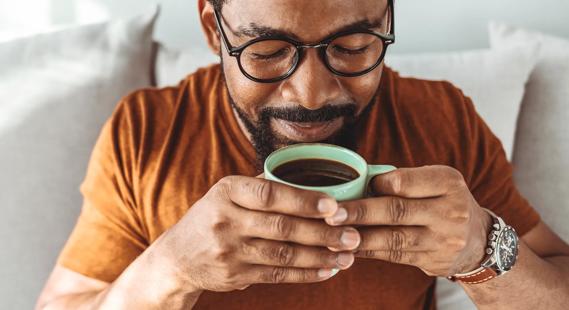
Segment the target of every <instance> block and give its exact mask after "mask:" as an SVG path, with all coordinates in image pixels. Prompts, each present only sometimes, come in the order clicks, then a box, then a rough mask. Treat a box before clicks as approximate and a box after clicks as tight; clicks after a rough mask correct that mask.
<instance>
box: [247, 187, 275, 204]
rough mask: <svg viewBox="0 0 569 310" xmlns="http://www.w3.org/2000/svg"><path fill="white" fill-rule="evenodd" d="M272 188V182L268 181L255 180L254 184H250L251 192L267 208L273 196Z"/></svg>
mask: <svg viewBox="0 0 569 310" xmlns="http://www.w3.org/2000/svg"><path fill="white" fill-rule="evenodd" d="M273 188H274V186H273V184H272V183H271V182H268V181H263V182H256V184H255V185H253V186H252V191H253V194H254V195H255V197H256V198H257V199H258V200H259V201H260V202H261V203H262V205H263V206H264V207H265V208H269V207H270V206H271V202H272V199H273V196H274V195H273Z"/></svg>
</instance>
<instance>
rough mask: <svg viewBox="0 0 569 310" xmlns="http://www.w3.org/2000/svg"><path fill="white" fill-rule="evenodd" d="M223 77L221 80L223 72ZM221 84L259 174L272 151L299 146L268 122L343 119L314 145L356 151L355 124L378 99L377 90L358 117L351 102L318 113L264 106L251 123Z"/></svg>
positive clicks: (295, 108) (321, 109) (328, 106)
mask: <svg viewBox="0 0 569 310" xmlns="http://www.w3.org/2000/svg"><path fill="white" fill-rule="evenodd" d="M223 71H224V70H222V72H223ZM223 75H224V76H223V77H224V79H225V72H224V73H223ZM225 85H226V86H225V87H226V91H227V93H228V97H229V101H230V103H231V106H232V107H233V109H234V110H235V111H236V113H237V115H238V117H239V119H240V120H241V122H242V123H243V124H244V125H245V128H246V129H247V131H248V132H249V134H250V136H251V140H252V141H251V142H252V144H253V147H254V149H255V153H256V168H257V169H258V170H259V171H262V169H263V164H264V162H265V160H266V159H267V157H268V156H269V155H270V154H271V153H272V152H274V151H276V150H277V149H279V148H281V147H285V146H288V145H293V144H298V143H303V142H301V141H294V140H290V139H288V138H286V137H284V136H282V135H280V134H277V133H276V132H275V131H274V130H273V129H272V128H271V120H273V119H282V120H284V121H289V122H297V123H308V122H329V121H332V120H335V119H338V118H343V125H342V127H341V128H340V129H339V130H338V131H337V132H335V133H334V134H333V135H331V136H330V137H328V138H327V139H325V140H322V141H317V142H315V143H328V144H333V145H338V146H342V147H345V148H348V149H350V150H352V151H354V152H355V151H356V149H357V134H356V132H357V125H358V124H360V123H361V121H362V119H363V118H365V117H367V115H368V114H369V111H370V110H371V107H372V106H373V105H374V103H375V102H376V98H377V96H378V91H377V92H376V93H375V94H374V96H373V97H372V99H371V100H370V102H369V103H368V104H367V106H366V107H365V108H364V109H363V111H362V112H361V113H359V115H358V114H356V113H357V107H358V106H357V104H356V103H355V102H346V103H343V104H339V105H327V106H324V107H322V108H320V109H318V110H309V109H306V108H304V107H302V106H297V107H287V108H276V107H264V108H261V109H260V110H259V113H258V115H259V116H258V119H257V120H255V119H254V118H253V117H252V116H251V115H249V114H248V113H247V112H245V111H244V110H243V109H241V108H240V107H239V105H238V104H237V103H236V102H235V100H234V99H233V96H232V94H231V92H230V91H229V89H228V88H227V84H225Z"/></svg>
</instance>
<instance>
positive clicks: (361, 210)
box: [354, 203, 368, 223]
mask: <svg viewBox="0 0 569 310" xmlns="http://www.w3.org/2000/svg"><path fill="white" fill-rule="evenodd" d="M354 211H355V212H354V217H355V218H354V220H355V222H356V223H364V222H365V221H366V219H367V217H368V214H367V213H368V210H367V208H366V207H365V205H364V204H362V203H360V204H358V205H357V206H356V207H355V208H354Z"/></svg>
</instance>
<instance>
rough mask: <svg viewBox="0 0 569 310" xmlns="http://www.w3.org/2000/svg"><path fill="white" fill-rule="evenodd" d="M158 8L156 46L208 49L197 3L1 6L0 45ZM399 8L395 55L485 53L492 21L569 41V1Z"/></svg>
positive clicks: (420, 0) (92, 1)
mask: <svg viewBox="0 0 569 310" xmlns="http://www.w3.org/2000/svg"><path fill="white" fill-rule="evenodd" d="M239 1H246V0H239ZM268 1H270V0H268ZM318 1H323V0H318ZM157 3H160V4H161V6H162V15H161V17H160V20H159V22H158V26H157V29H156V38H157V39H158V40H160V41H162V42H164V43H166V44H167V45H168V46H171V47H190V46H191V47H205V43H204V40H203V37H202V34H201V30H200V28H199V24H198V14H197V0H0V39H1V36H2V34H4V35H6V33H8V32H19V33H22V32H24V33H29V32H31V31H37V30H38V29H45V28H47V27H48V26H49V25H62V24H70V23H71V24H73V23H85V22H89V21H96V20H101V19H106V18H109V17H120V16H128V15H132V14H136V13H139V12H143V11H145V10H147V9H148V8H149V7H151V6H152V5H153V4H157ZM396 6H397V35H398V41H397V44H396V45H395V47H394V50H395V51H397V52H417V51H444V50H460V49H469V48H481V47H486V46H487V36H486V24H487V22H488V21H489V20H498V21H506V22H509V23H512V24H515V25H519V26H525V27H528V28H534V29H538V30H543V31H546V32H549V33H553V34H557V35H560V36H564V37H569V18H568V16H567V12H569V1H568V0H478V1H457V0H428V1H425V0H399V1H396ZM23 30H25V31H23Z"/></svg>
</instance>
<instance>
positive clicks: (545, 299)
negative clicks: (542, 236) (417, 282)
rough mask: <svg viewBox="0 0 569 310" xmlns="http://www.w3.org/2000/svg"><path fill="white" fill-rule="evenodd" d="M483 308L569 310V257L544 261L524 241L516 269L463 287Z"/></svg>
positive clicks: (477, 304)
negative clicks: (568, 307)
mask: <svg viewBox="0 0 569 310" xmlns="http://www.w3.org/2000/svg"><path fill="white" fill-rule="evenodd" d="M462 285H463V288H464V289H465V291H466V292H467V293H468V295H469V296H470V298H472V300H473V301H474V303H475V304H476V306H477V307H478V308H479V309H566V307H567V305H568V304H569V257H568V256H557V257H551V258H541V257H539V256H537V255H536V254H535V253H534V252H533V251H532V250H531V249H530V248H529V247H528V246H527V245H526V244H525V243H524V242H523V241H521V242H520V249H519V257H518V261H517V263H516V265H515V266H514V268H513V269H512V270H511V271H510V272H508V273H506V274H505V275H503V276H500V277H497V278H495V279H492V280H490V281H488V282H484V283H481V284H472V285H467V284H462Z"/></svg>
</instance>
